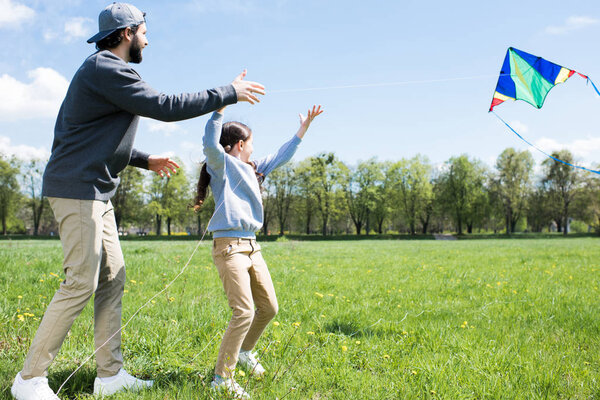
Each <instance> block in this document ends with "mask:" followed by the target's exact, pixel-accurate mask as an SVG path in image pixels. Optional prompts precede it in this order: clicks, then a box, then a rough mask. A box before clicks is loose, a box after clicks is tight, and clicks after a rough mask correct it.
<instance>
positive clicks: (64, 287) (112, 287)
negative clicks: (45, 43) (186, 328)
mask: <svg viewBox="0 0 600 400" xmlns="http://www.w3.org/2000/svg"><path fill="white" fill-rule="evenodd" d="M88 42H89V43H96V48H97V49H98V52H96V53H94V54H93V55H91V56H90V57H88V58H87V59H86V60H85V62H84V63H83V64H82V66H81V67H80V68H79V70H78V71H77V73H76V74H75V76H74V77H73V80H72V81H71V84H70V86H69V89H68V91H67V95H66V97H65V99H64V101H63V104H62V106H61V108H60V111H59V114H58V117H57V121H56V125H55V130H54V143H53V145H52V154H51V156H50V160H49V162H48V165H47V167H46V170H45V172H44V182H43V194H44V195H45V196H47V197H48V200H49V202H50V205H51V207H52V210H53V212H54V215H55V217H56V220H57V222H58V225H59V232H60V239H61V243H62V247H63V253H64V264H63V268H64V272H65V280H64V282H62V283H61V285H60V288H59V289H58V291H57V292H56V294H55V295H54V298H53V299H52V301H51V302H50V304H49V305H48V308H47V310H46V313H45V314H44V317H43V319H42V321H41V323H40V326H39V328H38V331H37V334H36V335H35V338H34V339H33V342H32V343H31V347H30V349H29V353H28V354H27V358H26V360H25V364H24V366H23V369H22V370H21V371H20V372H19V373H18V374H17V376H16V378H15V381H14V384H13V386H12V390H11V393H12V395H13V396H14V397H15V398H16V399H18V400H30V399H58V397H57V396H56V395H55V394H54V392H53V391H52V389H51V388H50V387H49V386H48V380H47V378H46V376H47V369H48V367H49V366H50V364H51V363H52V361H53V359H54V357H55V356H56V354H57V353H58V351H59V349H60V346H61V345H62V343H63V341H64V339H65V337H66V335H67V332H68V331H69V329H70V328H71V325H72V324H73V321H74V320H75V318H76V317H77V316H78V315H79V314H80V313H81V311H82V310H83V308H84V307H85V305H86V303H87V302H88V301H89V299H90V298H91V297H92V294H94V293H95V298H94V320H95V323H94V337H95V344H96V349H97V353H96V363H97V375H98V377H97V378H96V380H95V381H94V394H105V395H107V394H113V393H116V392H118V391H121V390H125V389H134V390H135V389H140V388H144V387H150V386H152V383H153V382H152V381H143V380H140V379H137V378H135V377H133V376H131V375H129V374H128V373H127V372H126V371H125V370H124V369H123V357H122V354H121V335H120V326H121V297H122V295H123V288H124V284H125V264H124V261H123V254H122V252H121V247H120V244H119V237H118V233H117V228H116V223H115V217H114V212H113V207H112V205H111V202H110V198H111V196H112V195H114V193H115V191H116V189H117V186H118V184H119V178H118V176H117V174H118V173H119V172H120V171H121V170H123V169H124V168H125V167H126V166H127V165H128V164H129V165H133V166H136V167H141V168H147V169H150V170H152V171H155V172H157V173H159V174H161V175H163V174H167V175H169V173H170V172H169V171H172V172H176V168H177V167H178V166H177V164H176V163H175V162H173V161H172V160H170V159H169V158H168V157H157V156H149V155H148V154H145V153H143V152H140V151H137V150H135V149H133V141H134V138H135V133H136V130H137V125H138V121H139V117H140V116H144V117H150V118H154V119H158V120H162V121H177V120H183V119H187V118H193V117H197V116H199V115H202V114H205V113H208V112H211V111H214V110H216V109H219V108H221V107H223V106H226V105H228V104H233V103H236V102H237V101H247V102H249V103H251V104H254V103H255V102H258V101H259V100H258V98H257V97H256V95H257V94H264V87H263V86H262V85H260V84H258V83H254V82H246V81H243V78H244V76H245V71H244V72H243V73H242V74H240V75H239V76H238V77H237V78H236V79H235V80H234V81H233V82H232V84H231V85H227V86H223V87H219V88H215V89H211V90H206V91H201V92H196V93H186V94H180V95H165V94H162V93H159V92H157V91H155V90H154V89H152V88H151V87H150V86H149V85H148V84H147V83H145V82H144V81H143V80H142V79H141V78H140V76H139V75H138V74H137V72H136V71H135V70H133V69H132V68H131V67H130V66H129V65H128V63H130V62H131V63H140V62H141V61H142V50H143V49H144V48H145V47H146V46H147V45H148V41H147V39H146V24H145V14H144V13H142V12H141V11H140V10H138V9H137V8H136V7H134V6H132V5H129V4H123V3H113V4H111V5H109V6H108V7H106V9H104V10H103V11H102V12H101V13H100V16H99V32H98V33H97V34H96V35H94V36H93V37H92V38H90V39H89V40H88Z"/></svg>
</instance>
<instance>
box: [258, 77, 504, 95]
mask: <svg viewBox="0 0 600 400" xmlns="http://www.w3.org/2000/svg"><path fill="white" fill-rule="evenodd" d="M503 75H510V74H501V75H500V76H503ZM496 76H498V75H497V74H494V75H474V76H463V77H457V78H441V79H425V80H413V81H401V82H380V83H365V84H358V85H341V86H322V87H312V88H303V89H280V90H269V93H291V92H309V91H315V90H330V89H353V88H369V87H384V86H401V85H413V84H420V83H441V82H454V81H466V80H473V79H483V78H493V77H496Z"/></svg>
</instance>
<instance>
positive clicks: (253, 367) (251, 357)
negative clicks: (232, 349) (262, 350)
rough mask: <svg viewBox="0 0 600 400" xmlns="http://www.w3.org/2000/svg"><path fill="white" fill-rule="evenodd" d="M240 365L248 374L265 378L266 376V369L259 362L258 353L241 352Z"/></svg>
mask: <svg viewBox="0 0 600 400" xmlns="http://www.w3.org/2000/svg"><path fill="white" fill-rule="evenodd" d="M238 364H241V365H242V366H243V367H244V368H245V369H246V370H247V371H248V372H250V373H252V374H254V375H256V376H263V375H264V374H265V369H264V368H263V366H262V365H260V363H259V362H258V359H257V358H256V353H252V352H251V351H240V355H239V357H238Z"/></svg>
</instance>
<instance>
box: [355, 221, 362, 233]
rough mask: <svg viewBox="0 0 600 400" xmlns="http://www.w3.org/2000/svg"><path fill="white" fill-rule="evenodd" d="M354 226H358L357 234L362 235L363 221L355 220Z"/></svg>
mask: <svg viewBox="0 0 600 400" xmlns="http://www.w3.org/2000/svg"><path fill="white" fill-rule="evenodd" d="M354 227H355V228H356V236H358V235H360V231H361V229H362V223H360V222H354Z"/></svg>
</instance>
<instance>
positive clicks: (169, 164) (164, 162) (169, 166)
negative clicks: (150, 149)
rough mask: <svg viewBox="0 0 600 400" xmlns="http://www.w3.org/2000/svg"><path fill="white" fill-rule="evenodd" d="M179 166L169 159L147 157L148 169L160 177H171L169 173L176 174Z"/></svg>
mask: <svg viewBox="0 0 600 400" xmlns="http://www.w3.org/2000/svg"><path fill="white" fill-rule="evenodd" d="M177 168H179V165H177V163H176V162H175V161H173V160H171V159H170V158H169V157H160V156H150V157H148V169H149V170H150V171H154V172H156V173H157V174H159V175H160V176H162V177H164V176H165V175H167V177H169V178H170V177H171V173H174V174H176V173H177Z"/></svg>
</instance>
